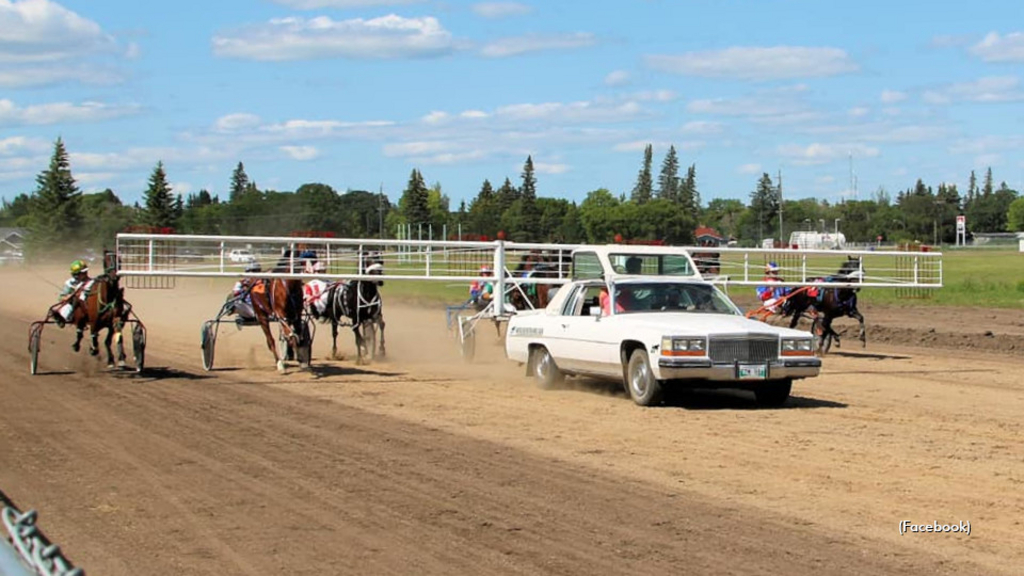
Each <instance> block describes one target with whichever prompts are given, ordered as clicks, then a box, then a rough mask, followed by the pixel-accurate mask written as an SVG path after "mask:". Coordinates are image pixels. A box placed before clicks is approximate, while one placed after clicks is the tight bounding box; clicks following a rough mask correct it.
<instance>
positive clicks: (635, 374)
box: [626, 349, 664, 406]
mask: <svg viewBox="0 0 1024 576" xmlns="http://www.w3.org/2000/svg"><path fill="white" fill-rule="evenodd" d="M626 378H627V382H626V384H627V386H628V387H629V395H630V396H631V397H632V398H633V402H636V403H637V404H639V405H641V406H653V405H655V404H658V403H660V402H661V398H662V396H663V394H664V390H662V387H661V382H659V381H658V380H657V379H656V378H655V377H654V371H653V370H651V361H650V359H648V357H647V351H645V350H643V349H637V350H634V351H633V354H632V355H631V356H630V357H629V366H627V368H626Z"/></svg>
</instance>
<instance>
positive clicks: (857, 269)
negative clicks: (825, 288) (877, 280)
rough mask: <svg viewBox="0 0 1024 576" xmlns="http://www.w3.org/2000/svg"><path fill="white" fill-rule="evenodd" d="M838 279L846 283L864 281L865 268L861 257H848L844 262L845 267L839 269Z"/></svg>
mask: <svg viewBox="0 0 1024 576" xmlns="http://www.w3.org/2000/svg"><path fill="white" fill-rule="evenodd" d="M836 277H837V278H839V279H840V280H844V281H853V282H861V281H863V280H864V267H863V262H862V261H861V258H860V256H847V257H846V262H843V265H842V266H840V267H839V271H838V272H837V273H836Z"/></svg>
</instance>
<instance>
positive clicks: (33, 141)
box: [0, 136, 52, 156]
mask: <svg viewBox="0 0 1024 576" xmlns="http://www.w3.org/2000/svg"><path fill="white" fill-rule="evenodd" d="M51 147H52V144H51V143H50V142H47V141H46V140H43V139H42V138H28V137H26V136H9V137H7V138H0V156H11V155H15V154H22V153H26V152H27V153H38V152H45V151H46V150H48V149H50V148H51Z"/></svg>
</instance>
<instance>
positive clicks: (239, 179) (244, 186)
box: [228, 162, 255, 202]
mask: <svg viewBox="0 0 1024 576" xmlns="http://www.w3.org/2000/svg"><path fill="white" fill-rule="evenodd" d="M250 185H252V184H250V182H249V175H248V174H246V173H245V166H243V165H242V163H241V162H239V163H238V166H236V167H235V171H234V172H232V173H231V194H230V196H228V198H229V199H230V200H231V201H232V202H234V201H235V200H237V199H238V197H239V196H241V195H242V194H244V193H245V192H247V191H248V189H249V186H250ZM253 186H255V185H253Z"/></svg>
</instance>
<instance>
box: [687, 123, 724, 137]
mask: <svg viewBox="0 0 1024 576" xmlns="http://www.w3.org/2000/svg"><path fill="white" fill-rule="evenodd" d="M682 132H683V134H703V135H711V134H721V133H722V124H721V122H709V121H707V120H694V121H691V122H687V123H686V124H683V128H682Z"/></svg>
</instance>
